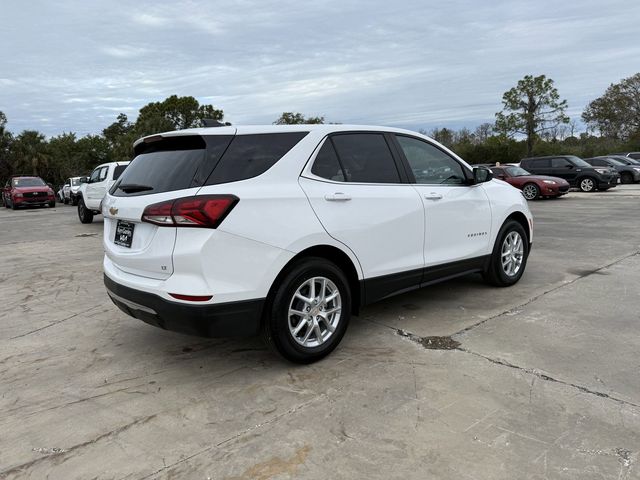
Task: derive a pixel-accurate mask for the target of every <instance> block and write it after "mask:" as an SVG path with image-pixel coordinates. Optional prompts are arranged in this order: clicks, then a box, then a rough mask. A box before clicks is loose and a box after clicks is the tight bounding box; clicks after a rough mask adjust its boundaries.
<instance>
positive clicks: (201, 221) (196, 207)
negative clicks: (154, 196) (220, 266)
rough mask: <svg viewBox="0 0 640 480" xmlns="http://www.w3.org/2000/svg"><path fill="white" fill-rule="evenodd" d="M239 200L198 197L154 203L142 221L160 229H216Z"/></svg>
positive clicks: (230, 196) (234, 197)
mask: <svg viewBox="0 0 640 480" xmlns="http://www.w3.org/2000/svg"><path fill="white" fill-rule="evenodd" d="M238 201H239V199H238V197H236V196H235V195H199V196H195V197H185V198H176V199H175V200H168V201H166V202H160V203H154V204H153V205H149V206H148V207H147V208H145V209H144V212H143V213H142V221H143V222H148V223H153V224H154V225H159V226H161V227H202V228H217V227H218V225H220V223H222V221H223V220H224V219H225V217H226V216H227V215H229V212H230V211H231V210H232V209H233V207H235V205H236V203H238Z"/></svg>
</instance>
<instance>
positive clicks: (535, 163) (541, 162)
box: [520, 158, 551, 168]
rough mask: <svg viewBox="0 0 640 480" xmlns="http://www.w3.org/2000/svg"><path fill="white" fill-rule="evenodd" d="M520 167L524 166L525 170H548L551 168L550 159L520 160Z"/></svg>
mask: <svg viewBox="0 0 640 480" xmlns="http://www.w3.org/2000/svg"><path fill="white" fill-rule="evenodd" d="M520 164H521V165H526V167H525V168H527V167H530V168H549V167H551V159H550V158H529V159H525V160H522V162H520Z"/></svg>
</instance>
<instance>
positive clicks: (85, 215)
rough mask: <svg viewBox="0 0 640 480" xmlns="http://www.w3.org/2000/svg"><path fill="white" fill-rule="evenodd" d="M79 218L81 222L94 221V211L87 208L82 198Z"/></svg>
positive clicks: (79, 204)
mask: <svg viewBox="0 0 640 480" xmlns="http://www.w3.org/2000/svg"><path fill="white" fill-rule="evenodd" d="M78 218H79V219H80V223H91V222H93V212H92V211H91V210H89V209H88V208H87V206H86V205H85V204H84V199H82V198H81V199H79V200H78Z"/></svg>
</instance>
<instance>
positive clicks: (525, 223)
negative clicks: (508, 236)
mask: <svg viewBox="0 0 640 480" xmlns="http://www.w3.org/2000/svg"><path fill="white" fill-rule="evenodd" d="M509 220H515V221H516V222H518V223H519V224H520V225H522V228H523V229H524V232H525V233H526V234H527V243H528V244H530V243H531V237H532V235H531V233H532V232H531V225H529V220H528V219H527V216H526V215H525V214H524V213H522V212H520V211H515V212H513V213H511V214H510V215H509V216H508V217H507V218H505V219H504V222H502V225H501V226H500V228H502V226H503V225H504V224H505V223H507V222H508V221H509Z"/></svg>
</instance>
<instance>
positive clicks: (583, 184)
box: [578, 177, 596, 192]
mask: <svg viewBox="0 0 640 480" xmlns="http://www.w3.org/2000/svg"><path fill="white" fill-rule="evenodd" d="M578 186H579V187H580V190H582V191H583V192H593V191H594V190H595V189H596V181H595V180H594V179H593V178H591V177H584V178H581V179H580V181H579V182H578Z"/></svg>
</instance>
